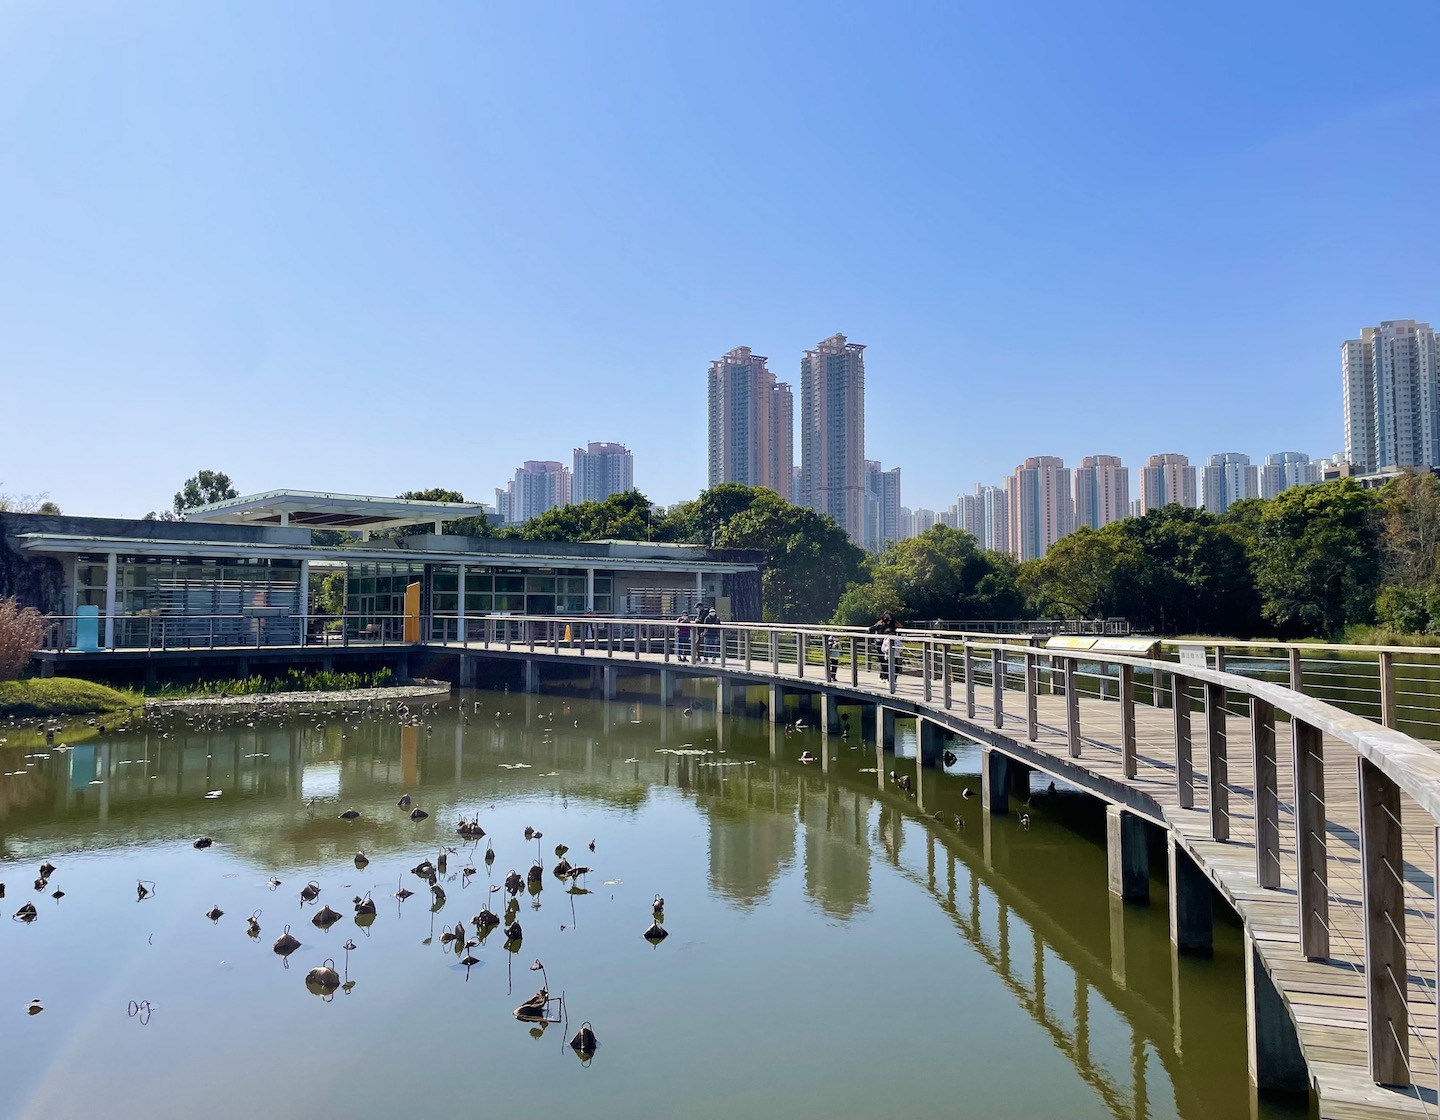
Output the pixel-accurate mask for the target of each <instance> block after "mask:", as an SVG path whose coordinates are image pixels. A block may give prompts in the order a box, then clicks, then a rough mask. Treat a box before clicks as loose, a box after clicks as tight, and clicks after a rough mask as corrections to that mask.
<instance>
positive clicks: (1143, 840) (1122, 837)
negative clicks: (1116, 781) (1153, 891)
mask: <svg viewBox="0 0 1440 1120" xmlns="http://www.w3.org/2000/svg"><path fill="white" fill-rule="evenodd" d="M1148 831H1149V829H1148V827H1147V826H1146V823H1145V821H1143V820H1142V819H1141V818H1139V817H1137V816H1136V815H1135V814H1134V813H1127V812H1126V811H1125V810H1124V809H1122V808H1120V806H1118V805H1107V806H1105V859H1106V864H1107V866H1108V869H1109V880H1110V893H1111V894H1113V895H1115V896H1117V897H1118V898H1120V899H1123V900H1125V901H1126V902H1148V901H1149V900H1150V848H1149V844H1148V843H1147V841H1148V836H1147V833H1148Z"/></svg>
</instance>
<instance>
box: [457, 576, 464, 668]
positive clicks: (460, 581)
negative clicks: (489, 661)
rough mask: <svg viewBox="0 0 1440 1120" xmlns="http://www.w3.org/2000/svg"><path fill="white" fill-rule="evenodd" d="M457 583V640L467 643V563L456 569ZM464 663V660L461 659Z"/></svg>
mask: <svg viewBox="0 0 1440 1120" xmlns="http://www.w3.org/2000/svg"><path fill="white" fill-rule="evenodd" d="M455 585H456V591H457V595H456V598H455V640H456V641H457V642H459V643H460V644H461V645H464V644H465V565H464V564H461V565H460V566H459V568H458V570H457V571H456V575H455ZM461 664H462V665H463V664H464V660H463V659H462V660H461Z"/></svg>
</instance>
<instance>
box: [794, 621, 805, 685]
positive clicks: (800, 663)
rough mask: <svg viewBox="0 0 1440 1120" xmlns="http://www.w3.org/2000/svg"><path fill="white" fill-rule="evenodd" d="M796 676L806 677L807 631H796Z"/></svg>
mask: <svg viewBox="0 0 1440 1120" xmlns="http://www.w3.org/2000/svg"><path fill="white" fill-rule="evenodd" d="M795 675H796V676H797V677H801V678H803V677H804V676H805V631H803V630H797V631H795Z"/></svg>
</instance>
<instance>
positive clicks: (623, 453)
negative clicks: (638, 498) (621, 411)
mask: <svg viewBox="0 0 1440 1120" xmlns="http://www.w3.org/2000/svg"><path fill="white" fill-rule="evenodd" d="M574 463H575V467H574V472H573V473H572V474H571V476H570V500H571V501H573V502H603V501H604V500H605V499H606V498H608V497H610V496H611V495H612V494H624V493H627V492H628V491H630V490H634V489H635V460H634V457H633V456H631V454H630V449H629V448H628V447H626V446H624V445H623V444H619V443H589V444H586V445H585V446H584V447H577V448H576V449H575V458H574Z"/></svg>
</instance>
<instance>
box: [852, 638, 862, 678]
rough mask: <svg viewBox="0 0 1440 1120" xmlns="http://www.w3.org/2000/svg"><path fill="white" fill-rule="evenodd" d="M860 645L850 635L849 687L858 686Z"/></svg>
mask: <svg viewBox="0 0 1440 1120" xmlns="http://www.w3.org/2000/svg"><path fill="white" fill-rule="evenodd" d="M859 652H860V643H859V641H858V640H857V639H856V637H855V635H854V634H851V635H850V687H851V688H856V687H858V686H859V684H860V659H859Z"/></svg>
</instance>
